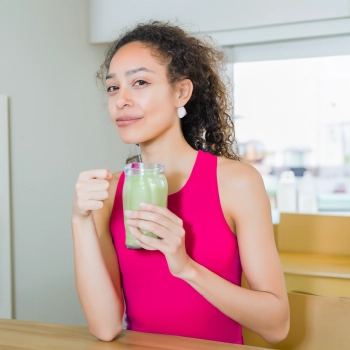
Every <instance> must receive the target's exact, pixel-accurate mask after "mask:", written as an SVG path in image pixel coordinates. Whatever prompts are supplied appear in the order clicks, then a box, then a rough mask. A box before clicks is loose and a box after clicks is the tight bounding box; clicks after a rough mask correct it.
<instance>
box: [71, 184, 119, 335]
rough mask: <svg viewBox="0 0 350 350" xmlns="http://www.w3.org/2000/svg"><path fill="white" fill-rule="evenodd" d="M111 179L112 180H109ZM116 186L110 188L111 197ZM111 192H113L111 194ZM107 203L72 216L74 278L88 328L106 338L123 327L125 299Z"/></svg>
mask: <svg viewBox="0 0 350 350" xmlns="http://www.w3.org/2000/svg"><path fill="white" fill-rule="evenodd" d="M112 181H113V180H111V182H112ZM114 190H115V186H110V188H109V198H111V197H112V199H114V193H113V192H114ZM112 194H113V196H112ZM109 219H110V205H109V203H108V201H105V205H104V206H103V208H102V209H99V210H94V211H92V214H91V215H90V216H88V217H86V218H80V217H79V218H76V217H72V231H73V241H74V266H75V280H76V287H77V291H78V296H79V300H80V303H81V305H82V308H83V311H84V314H85V317H86V320H87V323H88V326H89V330H90V332H91V333H92V334H93V335H95V336H96V337H97V338H99V339H101V340H104V341H109V340H112V339H114V338H115V337H116V336H117V335H118V334H119V332H120V331H121V330H122V318H123V314H124V300H123V296H122V290H121V284H120V272H119V264H118V259H117V255H116V252H115V249H114V246H113V243H112V239H111V234H110V231H109Z"/></svg>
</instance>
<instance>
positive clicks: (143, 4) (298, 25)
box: [89, 0, 350, 45]
mask: <svg viewBox="0 0 350 350" xmlns="http://www.w3.org/2000/svg"><path fill="white" fill-rule="evenodd" d="M89 8H90V41H91V42H93V43H101V42H109V41H112V40H114V39H115V38H116V36H117V34H118V32H119V31H120V30H121V29H122V28H124V27H128V26H130V25H133V24H135V23H136V22H138V21H142V20H149V19H154V20H170V21H175V20H179V22H180V23H181V24H182V25H183V26H185V27H186V28H187V29H191V30H194V31H198V30H200V31H202V32H208V33H209V34H210V35H211V36H212V37H213V38H214V39H215V40H216V41H217V42H218V44H219V45H235V44H244V43H247V42H249V43H253V42H260V41H261V40H264V41H267V40H271V39H274V40H276V38H278V39H279V40H281V39H282V40H283V35H284V36H286V39H290V38H298V37H305V36H306V35H308V36H317V35H324V32H326V33H327V31H329V32H331V33H334V32H336V33H335V34H341V33H342V32H343V31H347V32H349V23H350V0H283V1H281V0H216V1H212V0H191V1H188V0H177V1H172V0H148V1H144V0H133V1H123V0H104V1H99V0H89ZM344 19H345V22H344ZM336 20H339V21H340V24H338V22H337V21H336ZM332 21H333V22H334V23H333V22H332ZM305 23H308V24H310V26H307V27H305ZM286 25H288V26H287V27H286ZM276 26H278V27H280V28H278V29H277V28H276ZM276 29H277V30H276Z"/></svg>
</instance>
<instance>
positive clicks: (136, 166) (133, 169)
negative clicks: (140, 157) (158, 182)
mask: <svg viewBox="0 0 350 350" xmlns="http://www.w3.org/2000/svg"><path fill="white" fill-rule="evenodd" d="M147 170H155V171H157V173H159V174H160V173H163V172H164V164H163V163H141V162H133V163H129V164H126V165H125V166H124V172H125V173H126V174H138V173H143V172H144V171H147Z"/></svg>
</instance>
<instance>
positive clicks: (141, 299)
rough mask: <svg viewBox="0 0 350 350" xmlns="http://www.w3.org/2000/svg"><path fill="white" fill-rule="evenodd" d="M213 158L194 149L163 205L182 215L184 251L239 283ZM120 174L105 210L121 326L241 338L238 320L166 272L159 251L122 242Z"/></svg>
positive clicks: (233, 239)
mask: <svg viewBox="0 0 350 350" xmlns="http://www.w3.org/2000/svg"><path fill="white" fill-rule="evenodd" d="M217 161H218V157H217V156H215V155H212V154H210V153H207V152H204V151H201V150H199V151H198V153H197V158H196V162H195V165H194V167H193V169H192V173H191V175H190V177H189V179H188V180H187V182H186V184H185V185H184V186H183V187H182V188H181V190H180V191H178V192H176V193H173V194H171V195H169V196H168V209H169V210H170V211H172V212H173V213H174V214H175V215H177V216H178V217H180V218H181V219H182V220H183V227H184V229H185V232H186V233H185V246H186V251H187V254H188V255H189V256H190V257H191V258H192V259H193V260H194V261H196V262H197V263H198V264H201V265H203V266H204V267H206V268H207V269H209V270H210V271H212V272H214V273H215V274H217V275H219V276H220V277H222V278H224V279H226V280H227V281H229V282H231V283H234V284H236V285H238V286H240V285H241V274H242V268H241V262H240V257H239V250H238V244H237V239H236V236H235V235H234V234H233V232H232V231H231V229H230V227H229V225H228V224H227V222H226V219H225V217H224V214H223V211H222V208H221V204H220V198H219V191H218V182H217ZM124 179H125V174H124V172H123V173H122V174H121V176H120V179H119V183H118V186H117V190H116V196H115V200H114V205H113V209H112V213H111V218H110V232H111V235H112V239H113V244H114V247H115V249H116V253H117V256H118V261H119V266H120V277H121V284H122V289H123V294H124V300H125V314H126V319H125V321H126V323H127V329H128V330H133V331H139V332H148V333H158V334H167V335H177V336H183V337H191V338H199V339H206V340H213V341H221V342H227V343H236V344H243V337H242V326H241V325H240V324H238V323H237V322H235V321H234V320H232V319H231V318H229V317H228V316H226V315H225V314H223V313H222V312H221V311H219V310H218V309H217V308H216V307H215V306H213V305H212V304H211V303H210V302H209V301H207V300H206V299H205V298H204V297H203V296H202V295H201V294H200V293H199V292H197V291H196V290H195V289H194V288H193V287H192V286H191V285H189V284H188V283H187V282H185V281H183V280H181V279H179V278H177V277H174V276H172V275H171V273H170V271H169V268H168V265H167V261H166V259H165V256H164V254H163V253H161V252H160V251H158V250H156V251H149V250H145V249H139V250H131V249H127V248H126V247H125V227H124V212H123V201H122V191H123V184H124Z"/></svg>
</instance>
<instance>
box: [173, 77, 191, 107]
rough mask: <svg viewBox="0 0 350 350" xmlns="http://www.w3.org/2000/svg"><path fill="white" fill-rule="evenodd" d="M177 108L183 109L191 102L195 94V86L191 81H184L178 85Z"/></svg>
mask: <svg viewBox="0 0 350 350" xmlns="http://www.w3.org/2000/svg"><path fill="white" fill-rule="evenodd" d="M176 90H177V94H176V96H177V100H176V107H183V106H185V104H186V103H187V102H188V101H189V99H190V98H191V96H192V92H193V84H192V81H191V80H190V79H183V80H181V81H179V82H178V83H177V86H176Z"/></svg>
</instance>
